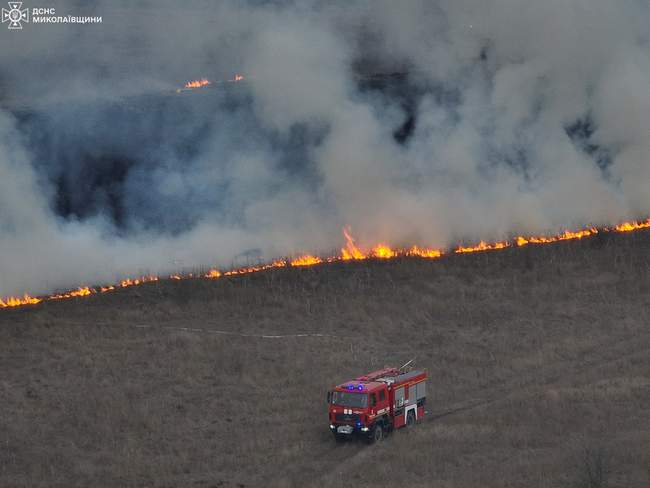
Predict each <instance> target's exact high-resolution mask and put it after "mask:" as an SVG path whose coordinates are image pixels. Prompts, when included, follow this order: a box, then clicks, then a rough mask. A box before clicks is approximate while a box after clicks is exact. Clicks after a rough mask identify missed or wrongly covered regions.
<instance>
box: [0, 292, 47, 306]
mask: <svg viewBox="0 0 650 488" xmlns="http://www.w3.org/2000/svg"><path fill="white" fill-rule="evenodd" d="M42 301H43V300H41V299H40V298H34V297H31V296H29V295H28V294H27V293H25V294H24V295H23V296H22V297H8V298H6V299H5V300H0V308H10V307H20V306H22V305H35V304H37V303H41V302H42Z"/></svg>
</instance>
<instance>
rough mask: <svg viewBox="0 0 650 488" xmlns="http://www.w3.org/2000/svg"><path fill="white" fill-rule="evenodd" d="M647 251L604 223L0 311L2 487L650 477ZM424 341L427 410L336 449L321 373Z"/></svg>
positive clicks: (400, 358) (415, 350) (561, 483)
mask: <svg viewBox="0 0 650 488" xmlns="http://www.w3.org/2000/svg"><path fill="white" fill-rule="evenodd" d="M649 250H650V234H648V233H646V232H641V233H638V234H633V235H608V236H603V237H596V238H593V239H591V240H587V241H584V242H567V243H559V244H554V245H548V246H541V247H535V246H530V247H526V248H521V249H510V250H506V251H500V252H486V253H480V254H475V255H466V256H450V257H447V258H443V259H441V260H438V261H427V260H425V259H416V258H408V259H400V260H395V261H390V262H379V261H377V262H363V263H354V262H351V263H336V264H332V265H322V266H315V267H313V268H300V269H292V268H287V269H277V270H272V271H269V272H264V273H259V274H254V275H249V276H236V277H232V278H223V279H221V280H217V281H210V280H196V281H182V282H177V281H160V282H155V283H150V284H146V285H142V286H140V287H137V288H132V289H125V290H120V291H117V292H115V293H113V294H105V295H101V296H93V297H90V298H85V299H73V300H71V301H67V302H60V303H55V302H51V303H45V304H41V305H37V306H34V307H32V308H26V309H20V310H11V311H3V312H2V313H1V314H0V371H1V381H0V394H1V397H0V398H1V400H2V415H1V417H0V442H1V446H2V447H1V448H0V485H1V486H17V487H18V486H30V487H31V486H43V487H46V486H47V487H51V486H61V487H70V486H93V487H97V486H142V487H176V486H196V487H221V486H223V487H238V486H332V487H345V486H360V485H366V484H367V485H370V484H373V485H377V486H406V485H408V486H440V487H452V486H453V487H472V488H473V487H477V486H482V487H485V486H494V487H504V486H521V487H531V486H535V487H580V486H590V487H594V486H600V487H604V486H610V487H636V486H638V487H647V486H649V485H650V428H649V427H648V426H650V408H649V407H648V406H649V405H650V328H649V326H648V323H649V321H648V319H649V311H650V293H649V292H650V275H649V271H650V269H649V268H650V260H649V259H648V256H649V254H648V251H649ZM183 327H187V328H196V329H202V330H180V328H183ZM216 331H218V332H216ZM296 333H316V334H325V335H324V336H306V337H291V336H290V335H291V334H296ZM240 334H241V335H240ZM258 335H289V337H282V338H268V337H259V336H258ZM414 356H415V357H417V365H418V366H419V367H426V368H427V369H428V371H429V374H430V386H429V389H428V392H429V398H428V406H427V408H428V411H429V416H428V418H427V419H426V420H425V421H423V422H422V423H420V424H419V425H417V426H416V427H415V428H414V429H412V430H410V431H408V432H404V431H400V432H397V433H395V434H394V435H392V436H390V437H389V438H388V439H386V440H385V441H384V442H382V443H381V444H379V445H376V446H371V447H368V446H366V445H365V444H363V443H355V442H351V443H346V444H344V445H336V444H335V443H334V441H333V439H331V435H330V433H329V430H328V426H327V419H326V405H325V392H326V390H327V388H328V387H329V386H330V385H331V384H332V383H336V382H340V381H343V380H346V379H348V378H349V377H351V376H353V375H357V374H360V373H365V372H367V371H368V370H370V369H373V368H377V367H381V366H384V365H387V364H391V365H395V364H398V363H402V362H405V361H406V360H408V359H410V358H412V357H414Z"/></svg>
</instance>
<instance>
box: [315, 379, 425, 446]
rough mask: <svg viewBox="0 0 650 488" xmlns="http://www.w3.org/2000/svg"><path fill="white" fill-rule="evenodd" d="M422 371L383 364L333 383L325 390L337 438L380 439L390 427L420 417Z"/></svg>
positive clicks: (331, 424) (422, 403) (391, 428)
mask: <svg viewBox="0 0 650 488" xmlns="http://www.w3.org/2000/svg"><path fill="white" fill-rule="evenodd" d="M426 380H427V373H426V371H409V372H403V371H402V370H401V369H398V368H384V369H380V370H379V371H374V372H372V373H368V374H367V375H364V376H359V377H358V378H355V379H354V380H351V381H346V382H345V383H342V384H340V385H338V386H336V387H335V388H334V389H333V390H332V391H329V392H328V394H327V402H328V403H329V420H330V430H331V431H332V434H334V437H335V438H336V440H337V441H341V440H343V439H345V438H348V437H351V436H353V435H360V436H363V437H365V438H366V439H367V440H368V441H369V442H371V443H372V442H377V441H380V440H381V439H382V438H383V437H384V435H385V434H386V433H388V432H390V431H391V430H393V429H397V428H400V427H404V426H411V425H413V424H414V423H415V422H416V421H418V420H420V419H421V418H422V417H424V404H425V401H426V388H425V385H426Z"/></svg>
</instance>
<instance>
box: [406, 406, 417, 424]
mask: <svg viewBox="0 0 650 488" xmlns="http://www.w3.org/2000/svg"><path fill="white" fill-rule="evenodd" d="M414 424H415V414H414V413H413V410H411V411H410V412H409V413H408V415H407V416H406V427H413V425H414Z"/></svg>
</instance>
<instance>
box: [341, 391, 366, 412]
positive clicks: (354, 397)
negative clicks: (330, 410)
mask: <svg viewBox="0 0 650 488" xmlns="http://www.w3.org/2000/svg"><path fill="white" fill-rule="evenodd" d="M332 405H341V406H343V407H357V408H364V407H366V406H367V405H368V395H367V394H366V393H352V392H347V391H335V392H333V393H332Z"/></svg>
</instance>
